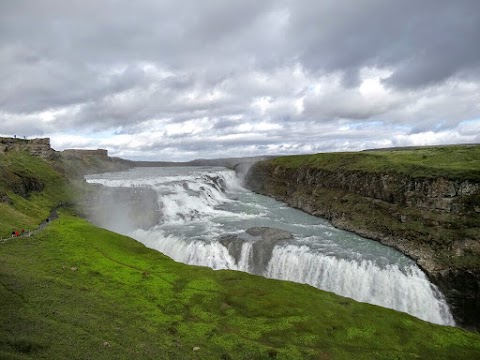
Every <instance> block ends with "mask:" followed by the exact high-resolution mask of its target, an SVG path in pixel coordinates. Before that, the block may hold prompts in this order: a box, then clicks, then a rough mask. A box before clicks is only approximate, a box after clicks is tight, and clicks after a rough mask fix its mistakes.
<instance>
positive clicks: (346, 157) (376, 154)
mask: <svg viewBox="0 0 480 360" xmlns="http://www.w3.org/2000/svg"><path fill="white" fill-rule="evenodd" d="M271 163H273V164H277V165H282V166H284V167H288V168H297V167H299V166H310V167H314V168H321V169H326V170H339V169H342V170H352V171H365V172H385V173H389V172H391V173H400V174H405V175H408V176H411V177H416V178H435V177H444V178H448V179H458V180H474V181H479V180H480V145H471V146H462V145H458V146H438V147H425V148H418V149H414V150H413V149H408V148H406V149H403V150H402V149H399V150H390V151H388V150H384V151H364V152H352V153H321V154H315V155H299V156H287V157H280V158H277V159H274V160H272V161H271Z"/></svg>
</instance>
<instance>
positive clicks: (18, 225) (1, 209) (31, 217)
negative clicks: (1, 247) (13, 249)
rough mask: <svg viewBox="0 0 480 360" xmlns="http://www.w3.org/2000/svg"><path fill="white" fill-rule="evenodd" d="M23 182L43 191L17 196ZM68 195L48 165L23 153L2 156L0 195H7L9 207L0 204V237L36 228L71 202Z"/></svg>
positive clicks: (58, 175)
mask: <svg viewBox="0 0 480 360" xmlns="http://www.w3.org/2000/svg"><path fill="white" fill-rule="evenodd" d="M25 179H34V180H35V181H36V182H39V183H41V184H42V185H43V189H42V191H30V192H28V193H27V194H26V196H24V195H23V194H19V193H18V192H16V191H17V190H18V189H19V187H21V186H22V184H23V183H25ZM27 182H28V181H27ZM71 191H73V189H72V188H70V187H68V188H67V183H66V180H65V178H64V177H63V176H62V175H61V174H60V173H59V172H58V171H56V170H54V168H53V167H52V164H50V163H48V162H47V161H44V160H41V159H39V158H36V157H33V156H31V155H29V154H28V153H24V152H11V153H7V154H4V155H1V156H0V195H1V194H4V195H6V196H7V197H8V198H9V199H10V200H11V204H9V203H5V202H4V203H2V202H0V213H1V217H0V237H8V235H10V234H11V233H12V231H13V230H20V229H33V228H35V227H36V226H37V225H38V224H39V223H40V222H41V221H42V220H44V219H46V218H47V217H48V215H49V213H50V210H51V209H52V208H53V207H55V206H57V205H58V204H59V203H60V202H62V201H63V202H66V201H71V196H70V194H69V193H70V192H71Z"/></svg>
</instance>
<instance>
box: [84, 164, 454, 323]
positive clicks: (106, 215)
mask: <svg viewBox="0 0 480 360" xmlns="http://www.w3.org/2000/svg"><path fill="white" fill-rule="evenodd" d="M87 181H88V182H89V183H94V184H101V185H103V187H102V190H101V192H99V193H98V194H97V197H96V200H95V201H94V202H95V203H94V205H93V206H92V218H93V219H96V220H94V221H96V222H97V223H98V224H99V225H101V226H103V227H106V228H109V229H111V230H114V231H117V232H121V233H124V234H127V235H129V236H131V237H133V238H135V239H136V240H138V241H140V242H142V243H143V244H145V245H146V246H147V247H150V248H153V249H156V250H158V251H160V252H162V253H164V254H166V255H168V256H170V257H171V258H173V259H174V260H176V261H179V262H183V263H186V264H191V265H198V266H208V267H211V268H213V269H231V270H238V271H244V272H249V273H252V274H256V275H261V276H264V277H268V278H276V279H281V280H288V281H294V282H300V283H306V284H310V285H312V286H314V287H317V288H319V289H322V290H326V291H331V292H334V293H337V294H339V295H342V296H346V297H350V298H352V299H355V300H357V301H361V302H368V303H371V304H375V305H379V306H383V307H388V308H392V309H396V310H398V311H403V312H406V313H409V314H411V315H414V316H416V317H418V318H421V319H423V320H426V321H429V322H433V323H437V324H443V325H454V324H455V321H454V320H453V317H452V315H451V312H450V310H449V307H448V305H447V303H446V301H445V299H444V296H443V295H442V293H441V291H440V290H439V289H438V288H437V286H436V285H434V284H433V283H432V282H431V281H430V280H429V278H428V277H427V276H426V275H425V274H424V272H423V271H422V270H421V269H420V268H419V267H418V266H417V264H416V263H415V261H413V260H412V259H410V258H409V257H407V256H405V255H403V254H402V253H401V252H399V251H397V250H394V249H392V248H391V247H388V246H385V245H382V244H380V243H379V242H377V241H373V240H369V239H366V238H364V237H361V236H359V235H356V234H354V233H352V232H348V231H345V230H340V229H338V228H336V227H334V226H333V225H332V224H331V223H329V222H328V221H327V220H324V219H322V218H319V217H315V216H312V215H309V214H307V213H305V212H303V211H300V210H297V209H294V208H292V207H289V206H287V205H286V204H285V203H283V202H279V201H277V200H274V199H272V198H270V197H266V196H263V195H260V194H256V193H254V192H252V191H250V190H247V189H246V188H244V187H243V186H242V183H241V181H240V180H239V179H238V178H237V176H236V174H235V172H234V171H232V170H228V169H226V168H221V167H175V168H172V167H164V168H154V167H153V168H135V169H131V170H129V171H123V172H116V173H106V174H100V175H88V176H87ZM102 193H103V196H102V195H101V194H102ZM112 195H113V196H112ZM107 199H109V200H107ZM139 214H141V215H139ZM146 218H148V221H147V222H145V219H146Z"/></svg>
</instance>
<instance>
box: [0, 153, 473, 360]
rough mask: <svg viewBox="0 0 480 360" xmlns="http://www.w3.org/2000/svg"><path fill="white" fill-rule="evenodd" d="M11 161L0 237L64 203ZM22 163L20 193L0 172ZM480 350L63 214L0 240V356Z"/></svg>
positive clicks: (402, 318) (40, 166)
mask: <svg viewBox="0 0 480 360" xmlns="http://www.w3.org/2000/svg"><path fill="white" fill-rule="evenodd" d="M12 156H13V155H12ZM18 156H19V158H18V160H19V161H16V159H15V158H14V157H11V158H10V160H9V161H12V162H11V163H10V164H9V165H8V166H7V165H6V166H5V167H4V168H3V169H4V171H2V176H3V180H2V190H1V191H3V192H4V193H5V194H6V195H7V196H9V197H10V198H11V204H3V205H2V206H4V207H2V216H3V214H4V213H5V211H6V210H8V209H9V210H8V211H9V215H8V216H6V217H5V218H3V217H2V219H3V220H2V232H9V231H10V228H11V227H14V226H18V225H19V224H20V223H21V221H25V223H26V222H27V221H30V222H31V223H33V222H35V221H41V220H42V219H43V218H44V217H45V214H46V213H48V211H49V207H50V206H52V205H53V206H54V205H56V204H57V202H59V201H65V200H67V196H66V194H67V190H68V187H67V186H66V184H65V182H62V181H63V179H62V178H61V176H60V175H59V174H58V173H56V172H55V171H53V170H51V169H49V165H48V164H47V163H45V162H43V161H41V160H37V159H33V158H30V157H25V156H24V155H18ZM1 159H2V164H4V163H6V162H4V160H5V159H4V158H1ZM17 164H18V165H17ZM17 166H18V168H17ZM6 168H8V169H9V171H5V169H6ZM29 169H30V170H31V169H35V172H34V173H35V176H36V179H37V180H39V181H41V182H43V183H44V189H43V191H41V192H39V193H32V194H30V195H29V197H28V199H25V198H23V197H21V196H20V197H21V199H20V198H18V197H17V196H16V195H14V194H13V192H12V186H11V184H10V185H9V183H8V181H5V176H6V175H5V174H7V175H8V174H10V173H18V172H20V171H25V174H26V175H28V176H31V175H32V172H29V171H30V170H29ZM62 188H63V189H64V190H63V191H60V189H62ZM42 194H43V195H42ZM17 202H18V203H17ZM20 204H21V205H20ZM28 209H33V210H32V213H30V211H29V210H28ZM8 211H7V212H8ZM23 218H25V219H23ZM4 227H7V229H6V230H4ZM479 357H480V335H479V334H475V333H468V332H466V331H463V330H461V329H457V328H451V327H442V326H437V325H433V324H429V323H426V322H423V321H421V320H418V319H416V318H413V317H411V316H409V315H406V314H403V313H399V312H396V311H393V310H388V309H383V308H380V307H376V306H372V305H368V304H361V303H357V302H355V301H353V300H349V299H346V298H342V297H340V296H336V295H334V294H331V293H326V292H323V291H319V290H317V289H315V288H313V287H310V286H306V285H300V284H294V283H290V282H282V281H276V280H267V279H264V278H261V277H257V276H253V275H248V274H244V273H240V272H234V271H213V270H211V269H208V268H201V267H192V266H187V265H183V264H179V263H175V262H174V261H172V260H171V259H169V258H168V257H166V256H164V255H162V254H160V253H158V252H156V251H153V250H150V249H147V248H145V247H144V246H143V245H142V244H140V243H138V242H136V241H134V240H132V239H130V238H128V237H124V236H120V235H116V234H113V233H111V232H108V231H106V230H102V229H98V228H96V227H94V226H93V225H91V224H89V223H88V222H86V221H85V220H83V219H81V218H79V217H77V216H76V215H75V212H74V211H73V210H70V209H64V210H62V211H61V212H60V217H59V219H57V220H55V221H53V222H52V223H50V225H49V226H48V227H47V228H46V229H44V230H43V231H41V232H39V233H37V234H35V235H34V236H32V237H23V238H16V239H9V240H8V241H6V242H3V243H0V359H272V358H276V359H392V358H393V359H415V358H418V359H459V358H462V359H477V358H479Z"/></svg>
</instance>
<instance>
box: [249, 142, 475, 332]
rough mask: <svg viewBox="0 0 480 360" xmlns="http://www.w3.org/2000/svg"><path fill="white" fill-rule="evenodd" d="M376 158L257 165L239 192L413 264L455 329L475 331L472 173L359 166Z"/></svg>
mask: <svg viewBox="0 0 480 360" xmlns="http://www.w3.org/2000/svg"><path fill="white" fill-rule="evenodd" d="M479 148H480V147H479ZM447 151H451V149H450V150H447ZM478 152H479V151H478V149H475V151H474V153H475V155H476V154H477V153H478ZM383 155H384V154H382V153H380V154H375V155H371V154H367V153H365V154H360V157H359V159H360V160H357V155H356V156H355V158H350V155H343V157H342V155H341V154H340V155H327V154H323V158H322V159H321V161H319V162H318V161H317V162H315V161H312V159H311V158H308V157H306V158H303V159H298V158H297V159H294V158H292V159H290V160H284V159H277V160H273V161H267V162H260V163H257V164H256V165H254V166H253V167H252V169H251V170H250V171H249V173H248V174H247V177H246V186H247V187H248V188H250V189H252V190H253V191H255V192H258V193H261V194H264V195H268V196H272V197H274V198H276V199H278V200H281V201H284V202H286V203H287V204H289V205H290V206H292V207H296V208H299V209H302V210H304V211H305V212H308V213H310V214H313V215H316V216H321V217H325V218H327V219H329V220H330V221H331V222H332V223H333V224H334V225H335V226H337V227H340V228H343V229H346V230H350V231H353V232H356V233H358V234H360V235H362V236H364V237H368V238H371V239H374V240H377V241H380V242H382V243H383V244H386V245H389V246H392V247H394V248H396V249H398V250H399V251H401V252H403V253H404V254H406V255H408V256H409V257H411V258H413V259H415V260H416V261H417V263H418V264H419V266H420V267H422V268H423V269H424V271H425V272H426V273H427V274H428V275H429V276H430V278H431V279H432V280H433V281H434V282H435V283H436V284H437V285H438V286H439V287H440V288H441V290H442V291H443V292H444V294H445V296H446V297H447V301H448V302H449V304H450V305H451V308H452V312H453V313H454V316H455V318H456V320H457V322H458V323H459V324H460V325H462V326H464V327H466V328H478V327H479V325H480V181H479V176H478V175H479V174H480V166H478V168H477V171H473V172H472V171H463V172H460V171H454V172H452V171H449V170H448V169H447V170H446V171H445V172H444V174H445V175H446V176H440V174H441V173H442V172H441V171H439V170H438V168H436V170H435V171H433V173H432V172H431V171H423V170H422V171H419V168H418V164H414V165H415V166H414V167H412V168H409V167H408V166H406V165H405V164H402V166H399V167H398V168H397V169H396V170H395V166H379V165H375V166H373V167H372V166H370V165H368V166H367V165H366V164H367V163H368V164H371V159H370V158H369V159H368V161H365V160H364V159H362V157H367V158H368V157H370V156H383ZM408 155H411V154H408ZM387 156H388V155H387ZM395 156H398V154H395ZM329 157H331V159H332V160H331V161H329V160H328V158H329ZM373 159H374V160H375V161H377V160H378V159H377V158H373ZM434 160H435V159H434V158H432V161H434ZM355 164H356V165H355ZM477 164H480V158H479V162H477ZM409 165H412V164H409ZM425 166H426V168H428V164H426V165H425ZM414 168H415V169H414ZM472 168H473V169H475V165H472ZM409 169H414V170H411V171H408V170H409Z"/></svg>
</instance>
